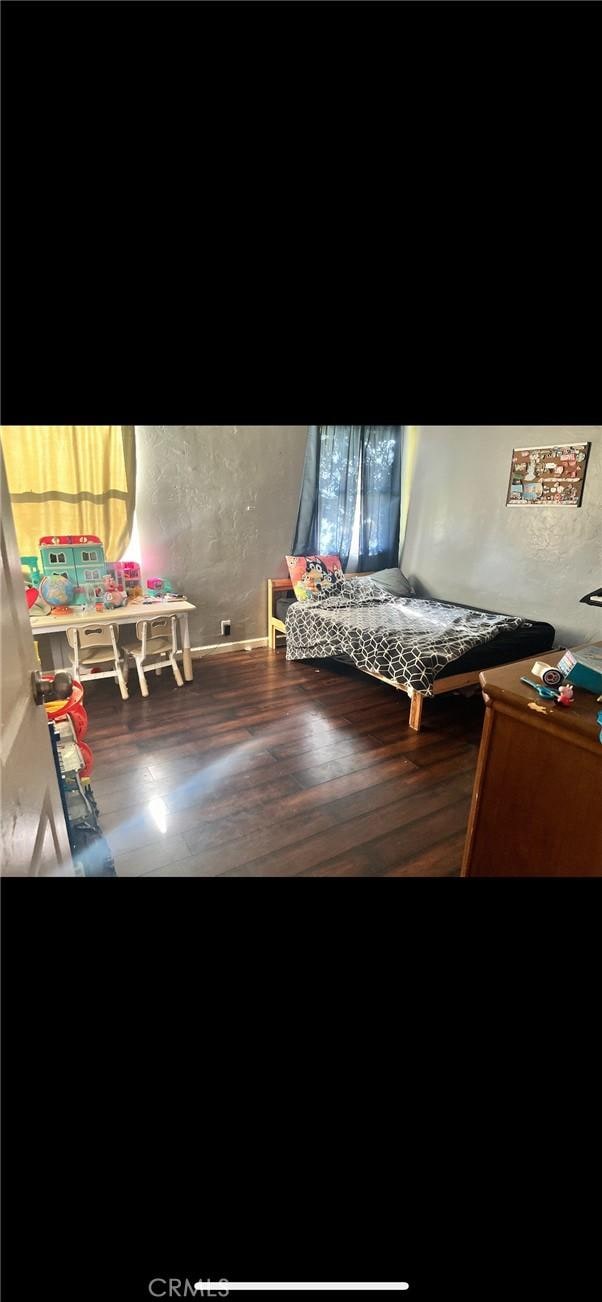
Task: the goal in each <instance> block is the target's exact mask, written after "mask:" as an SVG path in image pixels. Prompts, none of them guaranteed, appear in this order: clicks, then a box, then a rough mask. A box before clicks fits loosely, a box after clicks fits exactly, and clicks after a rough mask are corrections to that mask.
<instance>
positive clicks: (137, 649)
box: [124, 615, 184, 696]
mask: <svg viewBox="0 0 602 1302" xmlns="http://www.w3.org/2000/svg"><path fill="white" fill-rule="evenodd" d="M177 623H178V621H177V619H176V616H175V615H171V616H169V615H161V616H159V617H158V618H157V619H139V620H138V623H137V624H136V637H137V638H138V641H137V642H126V643H125V644H124V650H126V651H127V652H128V654H129V655H131V656H133V657H134V660H135V661H136V669H137V670H138V679H139V681H140V691H141V692H142V695H143V696H148V685H147V682H146V677H145V673H144V670H145V669H154V670H156V672H157V673H158V674H160V673H161V670H162V669H165V668H166V666H167V664H168V663H169V664H170V665H171V667H172V669H173V676H174V678H175V680H176V683H177V684H178V687H183V686H184V679H183V678H182V675H181V673H180V670H179V667H178V662H177V660H176V652H177V650H178V634H177ZM170 625H171V627H170ZM151 657H154V658H152V659H151Z"/></svg>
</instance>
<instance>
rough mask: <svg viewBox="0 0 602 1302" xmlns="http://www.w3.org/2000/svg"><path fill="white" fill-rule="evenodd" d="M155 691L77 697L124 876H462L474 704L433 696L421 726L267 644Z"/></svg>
mask: <svg viewBox="0 0 602 1302" xmlns="http://www.w3.org/2000/svg"><path fill="white" fill-rule="evenodd" d="M170 679H171V681H170ZM134 686H135V684H134ZM149 687H150V692H151V695H150V697H149V698H148V700H143V699H142V698H140V697H138V696H137V695H135V694H134V692H133V693H132V696H131V697H130V700H129V701H127V702H123V703H122V702H121V700H120V698H119V697H116V695H115V693H114V691H112V690H111V691H106V690H105V689H106V683H92V684H90V685H89V686H87V688H86V699H85V704H86V707H87V709H88V714H89V720H90V726H89V734H88V738H87V740H88V741H89V744H90V745H91V747H92V750H93V753H94V759H95V767H94V771H93V782H92V787H93V790H94V792H95V795H96V798H97V800H98V803H99V807H100V812H101V824H102V825H103V827H104V830H105V834H106V835H107V836H108V838H109V841H110V843H112V844H113V846H114V847H115V853H116V856H117V857H116V862H117V870H118V874H119V873H120V871H121V872H122V874H123V875H131V876H138V875H144V876H148V877H153V876H216V875H219V876H293V875H298V876H374V875H378V876H411V875H413V873H414V870H415V874H416V875H422V876H439V875H446V874H448V873H449V874H454V873H457V871H458V844H459V840H461V836H462V830H463V829H462V822H463V820H464V822H465V819H466V809H467V800H469V796H470V788H471V786H472V777H473V774H474V769H475V765H476V755H477V746H476V743H477V742H478V740H479V737H480V728H481V723H482V717H483V707H482V703H481V701H480V700H475V701H473V700H471V701H466V700H465V699H464V698H462V697H458V696H452V695H449V696H440V697H438V698H437V699H436V700H432V701H429V702H428V706H427V709H426V711H425V715H424V720H423V728H422V731H421V732H420V733H416V732H414V731H412V730H411V729H410V727H409V702H408V699H407V697H406V696H405V695H403V694H400V693H395V692H393V691H392V690H390V689H389V688H387V687H386V686H383V685H382V684H381V683H380V682H379V681H378V680H376V679H371V678H369V677H368V676H366V675H363V674H361V673H360V672H359V671H358V670H356V669H354V668H351V667H349V666H344V665H339V664H334V663H333V664H330V665H329V664H327V663H326V662H324V663H321V662H319V663H311V662H292V661H287V660H286V657H285V654H284V653H283V652H281V651H277V652H272V651H270V650H269V648H257V649H256V650H255V651H253V652H250V653H247V652H234V653H231V654H229V655H228V656H214V657H204V658H203V659H202V661H198V662H197V664H196V666H195V679H194V682H193V683H191V684H188V685H187V686H186V688H185V689H183V690H179V689H177V688H176V687H175V685H174V683H173V679H172V678H171V675H168V674H167V673H164V674H163V675H162V677H161V678H160V679H157V678H156V677H155V676H154V675H151V676H150V679H149ZM153 799H154V800H156V801H160V802H162V803H161V804H156V805H154V806H153V809H154V812H155V815H157V814H158V816H159V818H160V821H162V822H163V824H164V826H165V829H166V830H165V831H161V830H160V829H159V826H158V825H157V822H156V818H153V816H152V813H151V811H150V810H149V805H150V803H151V801H152V800H153ZM103 805H104V808H103ZM120 865H122V867H121V869H120Z"/></svg>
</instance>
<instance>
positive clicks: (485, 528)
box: [2, 425, 602, 877]
mask: <svg viewBox="0 0 602 1302" xmlns="http://www.w3.org/2000/svg"><path fill="white" fill-rule="evenodd" d="M62 438H64V439H65V440H66V442H65V444H64V448H63V450H64V451H65V452H67V453H68V450H69V448H71V457H69V455H62V456H54V455H53V450H54V448H56V447H58V446H59V443H60V439H62ZM2 439H3V449H4V458H5V461H6V470H7V477H8V489H7V492H8V493H10V498H11V499H12V515H13V517H14V528H15V530H16V539H14V540H12V552H11V539H10V538H9V540H8V542H7V545H6V551H7V552H8V553H9V554H11V556H12V557H13V566H12V568H11V573H10V579H11V580H12V581H14V585H15V589H16V588H17V586H18V583H19V579H20V581H21V587H22V576H19V575H18V574H17V573H16V572H15V561H14V557H15V556H16V561H17V563H18V564H19V565H21V562H23V561H25V560H28V561H29V562H30V563H31V564H32V565H33V570H32V571H31V572H30V574H29V576H27V575H25V578H26V582H27V584H28V587H29V592H30V598H29V599H30V601H31V600H32V597H31V594H32V593H33V592H34V591H35V592H36V594H37V596H36V600H35V603H34V602H32V604H31V607H30V609H29V613H28V612H27V606H26V604H25V602H23V609H22V610H19V611H16V610H13V603H11V601H10V600H3V603H2V609H3V634H2V636H3V660H4V663H5V665H6V664H10V665H11V670H12V669H13V666H12V664H11V660H14V661H15V664H14V673H8V674H6V673H5V675H4V676H3V720H6V721H7V722H8V725H9V726H8V727H7V730H6V732H7V735H8V736H9V738H11V739H12V747H11V746H7V745H6V744H5V748H4V750H3V770H4V771H3V777H4V781H3V790H4V798H3V868H2V871H3V873H4V874H7V875H36V874H40V875H43V874H45V873H52V874H57V873H58V875H74V874H76V875H107V876H115V875H116V876H123V877H126V876H128V877H133V876H149V877H153V876H157V877H163V876H189V877H190V876H448V877H459V876H460V875H464V876H480V875H485V876H487V875H497V874H500V875H506V876H513V875H516V876H527V875H543V876H546V875H560V874H562V873H564V872H567V873H570V874H572V875H578V876H579V875H591V874H595V875H600V874H602V843H601V832H600V828H599V825H598V823H597V820H596V819H595V818H594V813H593V809H594V804H593V799H592V798H590V796H593V793H594V791H595V790H596V789H597V788H599V785H600V777H601V776H602V767H601V766H602V747H601V746H600V744H599V740H598V734H599V732H600V726H601V725H600V723H598V721H597V714H598V712H599V711H600V708H601V707H600V704H598V703H597V695H600V692H601V691H602V688H600V689H599V690H598V691H597V692H595V691H594V688H593V687H590V688H589V689H588V688H587V687H585V686H583V685H581V682H580V680H579V677H578V674H579V670H580V669H581V670H582V672H587V668H588V666H587V665H586V666H585V669H584V668H583V665H582V664H581V662H579V661H578V663H577V666H576V667H575V668H574V670H573V671H572V672H571V673H570V675H569V674H568V673H567V674H565V675H563V673H562V672H561V671H557V677H556V679H554V675H553V674H552V679H551V682H552V684H553V685H552V686H549V687H546V686H545V684H544V681H543V677H541V676H539V675H536V676H534V672H535V669H534V667H535V666H536V665H537V666H538V668H539V670H540V671H541V673H543V672H547V673H548V674H549V671H550V669H551V670H554V668H555V666H556V665H557V663H558V662H559V661H561V659H562V654H563V652H565V651H566V649H568V648H573V649H577V648H585V652H584V653H583V652H582V654H585V655H586V656H587V655H588V654H589V655H590V656H591V654H592V651H593V650H594V649H595V647H596V644H599V643H600V641H601V639H602V623H601V622H600V611H599V609H598V608H597V605H598V606H599V598H598V600H597V601H596V596H595V593H596V589H597V588H598V586H599V584H600V572H601V563H602V534H601V526H600V519H601V517H600V506H601V498H602V468H601V457H602V427H600V426H302V425H296V426H136V427H132V426H124V427H121V426H95V427H91V426H84V427H67V426H65V427H5V428H4V429H3V432H2ZM53 440H54V442H53ZM93 445H94V446H93ZM61 446H63V445H61ZM109 449H110V455H108V450H109ZM93 453H94V455H93ZM522 453H525V454H528V455H527V456H526V457H525V459H524V460H523V461H521V459H520V454H522ZM515 454H517V455H516V456H515ZM556 454H558V455H556ZM120 458H121V460H120ZM563 458H564V460H563ZM68 467H69V468H68ZM76 471H77V473H76ZM3 492H4V483H3ZM520 498H522V500H519V499H520ZM577 498H578V499H579V500H578V501H577V500H576V499H577ZM8 514H9V515H10V507H9V510H8ZM3 519H5V510H4V502H3ZM7 532H8V533H10V526H8V527H7ZM53 538H54V539H56V540H58V541H56V542H53V541H52V539H53ZM82 538H83V539H87V540H88V541H87V542H85V543H84V544H82V543H81V541H80V540H81V539H82ZM40 539H46V540H47V541H46V542H45V543H44V544H43V545H42V546H43V547H44V551H43V552H42V549H41V547H40V541H39V540H40ZM95 539H98V540H99V542H98V543H97V542H94V541H91V540H95ZM74 540H76V541H74ZM82 547H83V548H84V549H86V550H82ZM95 547H98V548H100V549H102V550H99V551H98V554H97V555H96V557H95V559H94V553H93V552H92V551H91V550H90V549H91V548H95ZM105 547H106V553H105ZM78 548H79V550H78ZM91 555H92V556H93V560H92V562H91V561H90V560H89V557H90V556H91ZM308 556H313V557H316V558H318V559H317V560H315V561H313V562H311V563H310V565H309V567H308V566H307V562H306V560H305V559H303V560H302V561H297V563H296V565H295V564H294V563H293V561H294V558H295V557H297V558H307V557H308ZM36 557H37V562H38V569H37V572H36V567H35V561H36ZM287 557H288V558H289V560H290V562H291V568H289V566H288V564H287ZM331 558H334V559H331ZM108 560H110V561H111V562H113V568H112V570H111V575H110V578H109V576H108V575H107V574H106V566H105V565H104V564H103V562H105V561H108ZM76 561H77V562H78V563H79V564H80V565H84V564H85V565H90V564H95V563H97V562H98V563H100V564H101V568H102V574H101V575H98V576H97V582H99V583H100V584H101V585H102V586H103V587H105V588H107V589H108V590H107V591H106V592H105V593H104V594H101V593H100V592H97V593H92V592H91V591H90V584H88V586H87V591H85V592H84V593H83V596H80V597H79V598H78V597H77V596H76V597H74V595H73V592H71V591H69V590H68V589H65V591H64V592H63V595H62V598H61V597H60V594H59V598H60V600H59V599H57V598H56V596H55V594H53V592H52V591H51V589H52V586H53V584H52V580H53V578H55V579H56V577H57V576H58V577H59V578H60V577H61V574H62V571H63V570H65V571H66V572H67V580H66V581H68V575H69V573H70V572H71V564H72V563H73V565H75V562H76ZM120 562H122V563H123V562H127V563H129V564H130V566H131V567H134V568H132V569H131V571H130V573H131V574H132V575H133V579H132V581H131V582H130V584H129V593H128V592H127V591H126V587H125V579H124V573H125V574H126V575H127V573H128V571H127V570H126V571H125V572H124V571H123V566H121V568H120V565H119V563H120ZM44 563H45V565H46V566H47V567H48V573H47V572H46V569H45V565H44ZM339 565H340V570H339ZM136 566H137V567H139V569H138V570H137V569H136V568H135V567H136ZM21 568H23V567H22V565H21ZM340 571H344V572H345V573H346V575H348V576H349V577H348V578H346V579H345V578H343V575H342V573H341V572H340ZM90 573H92V571H90ZM156 576H159V577H156ZM72 577H73V578H74V581H75V580H77V579H78V578H80V579H81V575H78V574H77V573H76V574H75V575H74V576H72ZM3 581H4V582H9V579H8V577H7V574H6V573H5V574H4V575H3ZM93 581H94V580H93V579H92V580H91V582H93ZM136 581H138V582H137V586H136ZM295 584H296V588H295ZM36 585H39V587H38V586H36ZM45 593H46V595H47V596H49V597H50V601H48V602H47V601H46V600H45V596H44V594H45ZM128 595H129V601H128ZM95 596H96V597H97V598H98V597H101V601H96V602H95V601H94V597H95ZM122 596H123V604H122ZM85 598H88V603H87V604H83V605H82V604H80V605H78V604H77V602H78V600H79V601H80V602H84V600H85ZM584 598H587V600H584ZM53 601H54V602H55V604H54V605H53V604H52V603H53ZM72 603H73V604H72ZM132 604H133V605H134V607H135V609H133V610H132ZM153 606H155V610H153ZM17 618H18V619H20V621H21V624H20V628H19V631H17V630H16V629H15V627H14V624H12V623H11V621H12V620H13V619H17ZM151 621H152V623H151ZM157 621H159V622H158V623H157ZM417 621H418V622H417ZM23 626H26V627H23ZM85 629H87V630H88V633H89V636H90V638H91V640H90V642H89V643H86V642H85V638H86V636H87V634H86V633H85V632H84V630H85ZM17 648H19V651H18V654H17ZM36 654H37V655H38V657H39V664H37V661H36ZM87 660H89V661H90V663H89V664H88V665H87V666H86V661H87ZM36 666H37V668H38V673H39V678H40V680H41V684H42V685H41V686H40V687H39V691H40V695H41V698H42V705H43V706H44V709H39V710H36V708H35V707H34V706H33V702H32V714H33V715H34V716H35V723H33V722H32V728H35V729H36V730H37V731H36V738H37V740H36V742H35V744H34V745H33V748H32V746H31V743H30V742H27V741H26V740H25V738H21V740H20V741H19V740H18V739H17V738H16V724H15V720H14V716H15V715H16V714H17V713H18V710H17V706H15V704H14V702H15V701H17V699H18V697H19V687H18V684H19V683H21V684H22V683H23V682H24V681H26V679H27V677H28V676H29V674H30V673H31V672H32V671H35V670H36ZM506 666H507V667H506ZM62 670H64V671H66V672H68V673H70V674H71V678H72V679H74V680H75V687H74V686H73V684H72V683H71V684H69V692H70V694H71V695H73V696H75V695H77V694H78V693H77V691H76V687H77V685H78V684H81V685H80V687H79V699H78V702H77V703H76V708H75V710H74V712H73V713H72V714H71V713H70V711H69V710H68V709H65V710H63V705H62V697H61V695H60V693H56V692H55V693H54V695H53V697H51V696H49V695H48V692H49V691H50V690H51V689H52V688H53V685H54V676H55V675H60V673H61V671H62ZM591 672H592V673H593V674H594V675H595V672H596V670H595V668H594V669H593V670H591ZM44 674H46V675H47V677H46V678H44V677H43V675H44ZM24 676H25V677H24ZM525 677H526V678H529V679H530V682H529V683H521V679H522V678H525ZM569 678H570V679H571V681H572V683H573V687H572V688H570V687H569V689H568V690H567V692H566V693H565V696H567V697H568V696H570V697H572V699H570V700H568V706H567V708H562V706H563V705H564V701H563V700H561V698H560V697H559V696H558V691H559V689H560V686H564V682H565V681H566V682H567V683H568V681H569ZM95 680H96V681H95ZM63 681H64V680H61V679H60V678H59V679H58V683H59V685H60V684H61V683H62V682H63ZM594 683H595V679H594ZM554 684H555V685H554ZM66 690H67V689H66V688H65V691H66ZM546 692H550V693H555V695H548V696H546V695H545V693H546ZM45 693H46V699H44V694H45ZM71 695H70V696H69V697H68V698H66V699H68V700H71ZM484 698H486V700H485V699H484ZM78 709H79V711H80V720H81V711H82V709H83V710H84V712H85V715H86V716H87V717H86V731H85V733H83V732H81V733H80V735H77V718H78V713H77V710H78ZM42 715H44V716H48V717H49V718H50V719H52V718H53V716H54V719H55V721H56V722H55V724H54V727H55V728H58V726H59V723H61V722H62V723H63V725H64V727H63V731H64V732H65V733H67V734H69V735H70V736H71V740H72V741H73V744H74V745H75V747H76V752H75V753H76V754H77V755H78V756H82V755H83V758H84V760H85V761H86V766H85V767H84V768H83V769H82V770H80V780H81V773H82V772H83V773H84V779H83V783H82V787H83V791H79V792H78V798H80V797H81V798H82V799H84V801H85V799H86V796H87V799H88V802H89V801H90V793H91V795H92V803H93V811H92V812H93V813H94V815H95V820H96V829H95V834H93V831H92V829H91V828H88V831H87V833H86V835H88V841H87V843H86V847H85V848H84V849H83V850H82V849H81V847H79V848H78V849H77V851H76V852H75V853H74V851H73V845H72V844H71V843H70V841H69V832H70V826H69V820H67V836H65V829H64V826H63V827H60V826H59V831H58V832H57V830H56V826H55V825H54V824H53V820H52V819H49V818H46V824H47V825H46V824H44V819H43V818H42V816H41V814H40V810H39V808H38V807H37V806H38V805H39V794H38V795H36V794H35V792H38V793H39V790H40V786H39V782H38V781H37V779H36V781H35V782H34V781H33V775H32V771H31V768H30V765H31V766H33V767H35V766H34V761H33V760H32V759H31V755H32V751H33V752H35V762H36V763H37V760H38V759H39V758H40V757H39V755H38V754H37V752H38V750H39V749H40V747H42V748H44V747H46V750H49V748H50V741H49V740H48V739H47V738H46V736H45V735H44V739H43V742H42V740H41V737H42V731H43V732H44V734H45V733H46V731H47V729H46V723H45V721H44V722H43V721H42V718H41V716H42ZM72 720H75V721H76V722H75V724H74V723H73V722H72ZM78 747H79V749H78ZM479 754H481V760H480V761H479ZM25 755H27V756H28V757H29V758H28V760H27V763H24V756H25ZM49 756H50V752H49V753H47V754H44V755H43V756H42V757H41V758H42V760H43V762H44V764H45V765H46V767H47V769H48V770H50V757H49ZM519 756H522V757H523V759H522V766H523V767H521V764H519V759H518V757H519ZM53 762H54V761H53ZM26 770H27V771H26ZM59 771H60V766H59ZM544 775H547V776H546V781H547V782H548V783H549V784H551V786H552V788H553V789H558V790H559V791H560V790H563V789H564V787H565V785H566V782H567V781H568V780H569V775H571V780H575V781H577V783H578V786H579V790H580V791H581V793H582V795H583V796H584V799H583V802H582V809H581V812H580V814H579V817H578V819H576V820H575V822H574V824H573V826H572V827H570V828H568V830H567V823H566V821H564V822H563V821H562V820H560V821H556V820H555V818H554V817H553V816H552V814H551V813H550V814H549V815H548V814H545V811H544V814H542V813H541V809H540V806H541V802H540V801H539V800H538V799H537V795H536V793H537V790H538V789H539V788H540V786H541V782H542V779H543V777H544ZM53 781H54V782H55V785H56V788H57V790H56V791H54V792H53V795H52V799H50V797H49V800H50V804H51V805H52V808H53V810H54V811H55V814H54V818H55V822H56V824H60V819H61V816H62V807H64V802H63V806H62V805H61V780H60V777H58V778H57V777H56V774H54V773H52V772H50V775H49V777H48V783H49V785H52V782H53ZM36 783H37V785H36ZM57 791H58V796H57ZM521 793H522V794H521ZM63 794H64V793H63ZM521 802H522V803H521ZM16 808H18V809H19V810H20V811H21V812H20V817H19V819H18V820H17V823H18V825H19V830H18V832H17V833H15V832H14V827H15V820H14V818H13V816H12V815H13V814H14V812H15V809H16ZM23 811H26V812H23ZM509 813H511V814H512V817H511V818H509V817H508V815H509ZM91 821H92V822H94V819H92V820H91ZM84 822H85V819H84ZM63 823H64V819H63ZM569 833H570V835H569ZM57 846H58V847H59V850H57ZM59 851H60V852H59Z"/></svg>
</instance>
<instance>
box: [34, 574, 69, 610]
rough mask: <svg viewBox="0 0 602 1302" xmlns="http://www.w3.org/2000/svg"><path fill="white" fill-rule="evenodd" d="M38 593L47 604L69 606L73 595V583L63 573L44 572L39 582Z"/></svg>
mask: <svg viewBox="0 0 602 1302" xmlns="http://www.w3.org/2000/svg"><path fill="white" fill-rule="evenodd" d="M40 594H41V596H42V597H43V598H44V601H47V602H48V605H49V606H70V605H71V604H72V602H73V598H74V596H75V585H74V584H73V583H72V582H71V579H68V578H67V577H66V575H65V574H45V575H44V578H43V579H42V582H41V583H40Z"/></svg>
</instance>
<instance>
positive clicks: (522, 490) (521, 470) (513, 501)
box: [506, 443, 591, 506]
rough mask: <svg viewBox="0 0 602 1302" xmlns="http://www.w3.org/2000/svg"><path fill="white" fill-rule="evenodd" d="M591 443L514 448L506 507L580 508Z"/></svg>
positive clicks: (550, 444)
mask: <svg viewBox="0 0 602 1302" xmlns="http://www.w3.org/2000/svg"><path fill="white" fill-rule="evenodd" d="M590 448H591V443H549V444H547V445H544V446H542V447H538V448H515V449H514V450H513V453H512V466H511V468H510V483H509V486H508V497H507V499H506V505H507V506H581V503H582V501H583V489H584V485H585V476H586V472H587V465H588V461H589V454H590Z"/></svg>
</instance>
